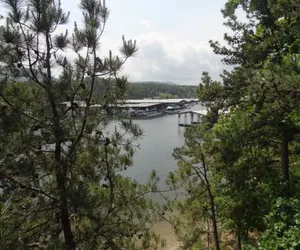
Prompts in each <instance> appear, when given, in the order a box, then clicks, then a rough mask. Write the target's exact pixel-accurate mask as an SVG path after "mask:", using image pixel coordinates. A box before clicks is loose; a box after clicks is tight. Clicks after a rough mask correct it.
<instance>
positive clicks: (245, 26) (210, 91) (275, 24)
mask: <svg viewBox="0 0 300 250" xmlns="http://www.w3.org/2000/svg"><path fill="white" fill-rule="evenodd" d="M299 6H300V5H299V1H297V0H291V1H267V0H266V1H260V0H251V1H244V0H229V1H227V3H226V5H225V8H224V9H223V10H222V12H223V15H224V18H225V19H226V22H225V25H226V26H227V27H229V28H230V29H231V31H232V32H231V34H225V35H224V39H225V41H226V42H227V46H220V44H219V43H218V42H213V41H211V46H212V48H213V49H214V52H215V53H216V54H219V55H222V56H223V62H224V63H226V64H228V65H232V66H234V69H233V70H232V71H231V72H227V71H224V72H223V76H222V81H219V82H218V81H214V80H213V79H211V78H210V76H209V73H206V72H204V73H203V78H202V81H201V83H200V87H199V90H198V96H199V99H200V102H202V103H203V104H204V105H206V107H207V108H208V115H207V116H206V118H205V119H204V123H205V124H206V125H207V126H206V127H205V130H204V131H203V132H202V135H195V136H196V138H197V137H198V136H199V139H202V140H203V144H202V145H201V147H199V146H198V147H197V148H198V149H197V148H194V149H193V150H192V152H193V153H194V154H195V152H197V150H200V149H203V148H204V149H205V150H204V154H205V157H206V158H207V159H209V162H210V166H211V167H210V170H211V172H210V181H211V182H213V183H215V185H214V195H215V204H216V208H217V209H216V211H217V218H218V219H219V226H220V227H221V228H222V229H224V230H225V232H226V233H231V234H234V235H235V236H236V244H235V246H234V247H235V249H242V243H248V245H253V246H257V244H258V243H259V244H261V245H260V247H261V248H260V249H297V248H298V246H297V245H298V242H299V239H298V236H297V235H298V225H296V224H297V216H298V215H296V214H297V212H296V211H295V209H291V210H290V211H289V212H285V213H280V212H279V213H278V212H276V211H277V210H276V209H279V207H294V208H295V204H297V202H296V203H295V201H294V198H299V182H298V181H297V179H298V178H299V170H298V168H299V151H298V150H297V148H298V147H299V133H300V130H299V129H300V127H299V125H300V123H299V108H300V101H299V100H300V98H299V97H300V96H299V93H300V92H299V72H300V71H299V69H300V68H299V66H300V65H299V28H300V26H299V10H300V9H299ZM238 9H242V10H243V11H244V13H245V14H246V21H244V22H241V21H240V20H239V19H238V18H237V16H236V12H237V10H238ZM226 111H229V112H228V113H227V112H226ZM189 137H190V136H189ZM189 137H187V142H186V144H187V145H188V142H189V140H190V138H189ZM189 147H190V146H189ZM181 154H182V155H184V156H185V157H191V154H190V152H188V153H187V152H182V153H181ZM192 155H193V154H192ZM195 163H196V162H195ZM200 188H201V185H199V189H200ZM190 191H191V192H190V193H191V194H193V193H194V192H195V191H193V189H191V190H190ZM280 198H284V202H283V203H284V204H286V205H287V206H286V205H284V204H283V203H282V204H281V205H278V203H277V205H276V206H277V208H276V207H275V208H273V212H271V214H269V212H270V209H271V207H272V206H273V204H274V201H276V200H278V199H279V201H280ZM280 215H282V219H280ZM193 216H195V215H193ZM198 216H199V217H198V218H201V216H202V214H201V213H200V212H199V215H198ZM195 217H196V216H195ZM266 217H267V218H268V219H267V221H265V220H264V218H266ZM285 218H290V220H291V221H292V224H293V223H294V224H293V226H295V228H294V229H295V233H292V230H293V229H292V227H290V226H289V225H290V224H289V222H287V221H286V220H285ZM286 225H287V226H286ZM281 226H283V228H282V227H281ZM279 229H280V230H282V229H284V230H283V231H282V232H281V234H282V235H277V233H278V230H279ZM280 230H279V231H280ZM259 234H262V235H263V237H262V238H261V239H260V240H258V241H257V240H256V239H257V236H258V235H259ZM276 235H277V237H278V238H277V239H276Z"/></svg>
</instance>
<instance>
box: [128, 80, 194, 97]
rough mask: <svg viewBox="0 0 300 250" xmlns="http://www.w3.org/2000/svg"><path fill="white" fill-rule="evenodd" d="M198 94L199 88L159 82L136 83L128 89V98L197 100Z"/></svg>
mask: <svg viewBox="0 0 300 250" xmlns="http://www.w3.org/2000/svg"><path fill="white" fill-rule="evenodd" d="M196 92H197V86H189V85H175V84H167V83H158V82H143V83H139V82H134V83H132V84H131V85H130V87H129V89H128V93H127V98H128V99H143V98H165V97H172V98H196V96H197V95H196Z"/></svg>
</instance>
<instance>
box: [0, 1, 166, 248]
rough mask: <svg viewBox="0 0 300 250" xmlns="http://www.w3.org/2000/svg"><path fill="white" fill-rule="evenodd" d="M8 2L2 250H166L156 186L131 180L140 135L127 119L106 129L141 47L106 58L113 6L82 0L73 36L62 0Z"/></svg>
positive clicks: (0, 47)
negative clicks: (157, 227) (125, 71)
mask: <svg viewBox="0 0 300 250" xmlns="http://www.w3.org/2000/svg"><path fill="white" fill-rule="evenodd" d="M2 3H3V4H4V5H5V7H6V8H7V10H8V11H9V13H8V15H7V17H6V24H5V25H4V26H1V28H0V58H1V59H0V60H1V65H0V73H1V76H2V78H3V79H2V80H1V85H0V86H1V87H0V98H1V105H0V107H1V113H0V114H1V120H0V123H1V127H0V130H1V132H0V137H1V140H0V148H1V153H0V161H1V166H0V184H1V193H0V195H1V206H0V225H1V226H0V241H1V248H2V249H28V248H30V247H37V248H45V249H68V250H72V249H121V247H125V248H126V249H141V248H142V249H147V248H151V249H157V247H158V246H159V244H160V239H159V238H158V237H157V236H155V235H154V234H153V233H152V232H151V230H150V228H151V223H152V222H153V219H154V217H155V215H154V213H153V212H152V211H153V210H152V208H153V206H154V204H152V202H151V201H150V200H149V199H148V198H146V197H145V196H144V194H146V193H148V192H150V191H151V186H149V185H140V184H138V183H136V182H135V181H133V180H131V179H129V178H125V177H123V176H122V171H124V170H126V168H127V167H129V166H131V164H132V155H133V152H134V148H133V147H134V141H135V140H136V139H137V138H138V137H139V136H140V135H141V129H140V128H139V127H138V126H137V125H135V124H133V123H132V122H131V121H130V120H124V119H122V120H120V124H121V127H122V130H121V131H117V130H116V131H115V132H112V131H109V130H107V129H106V126H107V124H108V123H109V121H110V115H111V107H112V106H113V105H116V104H118V103H120V102H121V101H122V100H123V98H124V94H125V93H126V90H127V87H128V85H129V83H128V79H127V77H124V76H120V73H119V71H120V69H121V67H122V66H123V64H124V63H125V61H126V60H127V59H128V58H130V57H132V56H133V55H135V53H136V51H137V46H136V42H135V41H132V40H129V41H127V40H125V38H124V37H123V40H122V47H121V50H120V53H121V56H115V55H113V54H112V52H109V54H108V56H107V57H104V58H100V55H99V54H100V40H101V39H102V35H103V31H104V29H105V26H106V23H107V20H108V16H109V11H108V8H107V7H106V4H105V1H101V0H81V1H80V3H79V8H80V10H81V11H82V14H83V25H82V27H80V26H79V25H77V24H76V23H75V27H74V31H73V33H72V34H71V35H69V32H68V31H66V32H65V33H61V34H60V33H58V31H57V28H58V27H59V26H62V25H64V24H66V23H67V22H68V17H69V13H65V11H64V10H63V9H62V8H61V4H60V1H56V0H47V1H41V0H26V1H23V0H3V1H2ZM70 53H73V54H74V55H75V57H73V56H69V55H70ZM102 54H103V53H102ZM56 75H59V77H55V76H56ZM99 78H101V79H102V80H101V81H104V82H105V84H104V86H105V89H103V91H102V92H101V93H102V94H101V95H100V96H99V95H96V94H95V93H94V92H95V91H94V90H95V88H96V85H97V84H99ZM24 79H26V80H27V81H26V82H23V83H22V82H20V81H23V80H24ZM66 101H68V102H66ZM95 104H97V105H95Z"/></svg>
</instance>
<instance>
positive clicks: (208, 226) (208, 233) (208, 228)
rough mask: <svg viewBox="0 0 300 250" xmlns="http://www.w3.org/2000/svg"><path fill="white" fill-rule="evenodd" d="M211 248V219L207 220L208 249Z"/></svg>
mask: <svg viewBox="0 0 300 250" xmlns="http://www.w3.org/2000/svg"><path fill="white" fill-rule="evenodd" d="M209 249H210V225H209V220H207V250H209Z"/></svg>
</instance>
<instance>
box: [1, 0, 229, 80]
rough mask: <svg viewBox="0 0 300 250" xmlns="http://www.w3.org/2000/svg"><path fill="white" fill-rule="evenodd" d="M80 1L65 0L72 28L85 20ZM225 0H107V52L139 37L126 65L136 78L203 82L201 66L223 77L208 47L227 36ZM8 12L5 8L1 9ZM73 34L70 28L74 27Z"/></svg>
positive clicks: (220, 64) (126, 70)
mask: <svg viewBox="0 0 300 250" xmlns="http://www.w3.org/2000/svg"><path fill="white" fill-rule="evenodd" d="M79 1H80V0H61V2H62V6H63V8H64V10H66V11H70V12H71V15H70V23H69V24H68V25H67V27H66V28H68V29H69V30H70V31H72V29H73V23H74V21H77V22H80V21H81V20H82V15H81V12H80V10H79V9H78V3H79ZM225 2H226V0H211V1H205V0H106V4H107V7H108V8H109V9H110V17H109V20H108V23H107V27H106V30H105V32H104V35H103V39H102V47H101V49H102V52H103V53H105V54H106V55H108V51H109V49H111V50H112V51H113V52H114V51H117V50H118V48H119V47H120V45H121V42H122V40H121V38H122V35H125V38H126V39H135V40H136V41H137V43H138V47H139V51H138V54H137V56H136V57H135V58H132V59H131V60H130V61H128V63H127V64H126V66H125V67H124V70H123V71H124V72H123V73H124V74H128V75H129V76H130V80H132V81H148V80H152V81H172V82H175V83H178V84H193V85H195V84H199V82H200V78H201V74H202V71H209V72H210V73H211V75H212V76H213V77H218V76H219V74H220V72H221V71H222V69H223V68H224V65H222V63H221V62H220V57H219V56H216V55H214V54H213V52H212V49H211V48H210V47H209V44H208V41H209V40H210V39H214V40H219V41H221V40H222V39H223V34H224V32H225V31H226V28H225V27H224V26H223V22H224V20H223V17H222V14H221V11H220V10H221V9H222V8H223V6H224V4H225ZM0 12H2V13H3V10H2V11H0ZM69 33H71V32H69Z"/></svg>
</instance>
